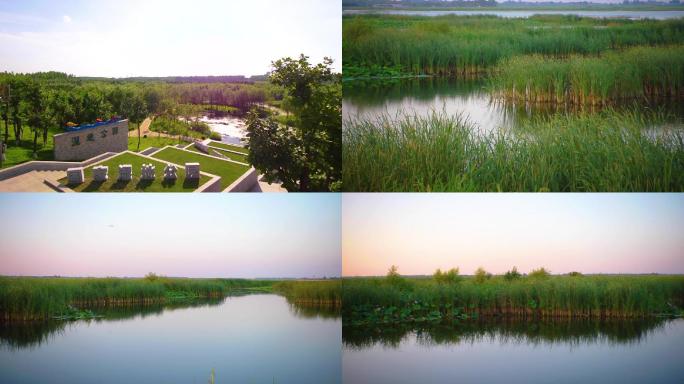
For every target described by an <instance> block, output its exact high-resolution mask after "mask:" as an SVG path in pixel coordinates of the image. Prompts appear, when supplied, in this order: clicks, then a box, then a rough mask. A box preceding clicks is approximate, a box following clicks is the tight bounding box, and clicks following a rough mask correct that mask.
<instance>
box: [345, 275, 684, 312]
mask: <svg viewBox="0 0 684 384" xmlns="http://www.w3.org/2000/svg"><path fill="white" fill-rule="evenodd" d="M342 301H343V303H344V304H343V306H342V313H343V320H344V321H345V322H347V323H349V324H369V323H370V324H372V323H394V322H414V321H415V322H422V321H440V320H443V319H467V318H472V317H477V316H490V315H492V316H494V315H496V316H538V317H561V318H567V317H599V318H623V317H648V316H656V315H680V314H681V308H682V305H684V276H681V275H676V276H664V275H652V276H647V275H641V276H635V275H606V276H596V275H592V276H582V275H576V276H569V275H564V276H557V275H556V276H554V275H548V276H544V275H540V276H532V275H529V276H520V277H516V278H512V279H510V280H509V279H506V278H505V277H504V276H494V277H484V278H481V279H478V278H476V277H460V278H457V279H455V280H454V281H451V282H438V281H436V279H435V278H429V277H426V278H423V279H420V278H404V277H401V276H398V275H397V276H391V277H389V276H388V277H384V278H346V279H344V280H343V285H342Z"/></svg>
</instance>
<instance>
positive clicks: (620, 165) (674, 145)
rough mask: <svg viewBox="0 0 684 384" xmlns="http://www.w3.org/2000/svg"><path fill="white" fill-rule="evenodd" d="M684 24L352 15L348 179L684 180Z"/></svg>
mask: <svg viewBox="0 0 684 384" xmlns="http://www.w3.org/2000/svg"><path fill="white" fill-rule="evenodd" d="M683 25H684V21H682V20H681V19H673V20H661V21H656V20H639V21H635V20H626V19H589V18H582V17H576V16H534V17H530V18H525V19H504V18H498V17H491V16H472V17H460V16H438V17H418V16H388V15H355V16H346V17H344V19H343V33H344V39H343V51H344V59H343V60H344V76H345V79H346V80H347V81H346V83H345V100H344V108H345V111H344V116H345V118H344V129H343V163H344V164H345V166H344V167H343V180H344V188H345V190H347V191H681V190H682V189H683V188H684V179H682V175H684V168H683V167H684V142H683V140H682V132H683V131H684V129H683V124H682V121H683V120H684V114H683V112H682V110H681V108H679V107H674V108H672V107H671V106H672V105H680V106H681V100H682V96H684V94H683V93H682V92H683V89H682V81H684V51H682V46H681V41H682V37H683V36H682V33H683V32H682V30H683V29H682V26H683ZM413 76H419V77H420V76H423V77H425V76H428V77H431V78H432V79H428V80H415V81H411V80H398V79H397V78H401V77H413ZM435 78H437V79H448V80H444V81H441V82H440V81H439V80H433V79H435ZM454 79H456V80H454ZM469 79H474V80H469ZM440 83H441V84H440ZM386 84H388V85H386ZM449 87H451V89H449ZM437 88H439V90H438V91H437V92H436V93H435V89H437ZM347 89H349V90H350V93H349V96H347V93H346V90H347ZM430 95H433V96H430Z"/></svg>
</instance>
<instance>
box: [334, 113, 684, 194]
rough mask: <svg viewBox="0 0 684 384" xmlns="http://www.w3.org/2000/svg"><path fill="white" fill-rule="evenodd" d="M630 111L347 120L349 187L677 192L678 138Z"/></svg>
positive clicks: (683, 164) (681, 137) (683, 172)
mask: <svg viewBox="0 0 684 384" xmlns="http://www.w3.org/2000/svg"><path fill="white" fill-rule="evenodd" d="M653 118H655V121H657V120H658V119H662V116H661V117H658V116H655V117H654V116H649V117H645V116H644V115H640V114H636V113H631V112H615V111H613V110H610V109H608V110H605V111H603V112H601V113H599V114H588V113H580V114H577V115H563V114H557V115H554V116H552V117H551V118H549V119H546V118H539V119H534V120H532V121H529V122H525V123H524V124H522V125H521V126H520V127H518V128H516V129H515V130H511V131H505V130H499V131H496V132H492V133H489V134H482V135H480V134H478V133H477V130H476V128H475V127H473V126H471V125H470V124H469V123H468V122H467V121H466V120H465V119H464V118H462V117H460V116H447V115H446V114H445V113H436V112H435V113H433V114H432V115H431V116H427V117H422V116H410V115H405V116H402V117H399V118H397V119H393V118H390V117H388V116H384V117H379V118H377V119H375V120H373V119H368V118H362V119H354V120H350V121H347V122H346V123H345V129H344V130H343V149H342V159H343V165H344V166H343V168H342V178H343V185H344V188H345V189H346V190H347V191H476V192H482V191H682V190H684V134H683V133H682V132H681V131H676V130H675V131H669V130H662V131H659V132H657V133H654V132H650V131H648V130H647V129H646V128H645V127H648V126H649V125H650V124H651V123H648V124H647V121H652V120H651V119H653Z"/></svg>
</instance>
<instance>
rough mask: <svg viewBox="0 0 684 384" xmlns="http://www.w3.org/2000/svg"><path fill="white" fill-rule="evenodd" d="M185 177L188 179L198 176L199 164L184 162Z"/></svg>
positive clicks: (197, 177)
mask: <svg viewBox="0 0 684 384" xmlns="http://www.w3.org/2000/svg"><path fill="white" fill-rule="evenodd" d="M185 177H186V178H188V179H199V178H200V164H199V163H185Z"/></svg>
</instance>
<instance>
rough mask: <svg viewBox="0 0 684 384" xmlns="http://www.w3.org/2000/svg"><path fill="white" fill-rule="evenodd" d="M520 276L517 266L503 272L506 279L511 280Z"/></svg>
mask: <svg viewBox="0 0 684 384" xmlns="http://www.w3.org/2000/svg"><path fill="white" fill-rule="evenodd" d="M520 276H522V275H521V274H520V272H518V267H513V269H511V270H510V271H508V272H506V273H505V274H504V279H506V280H507V281H513V280H515V279H519V278H520Z"/></svg>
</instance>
